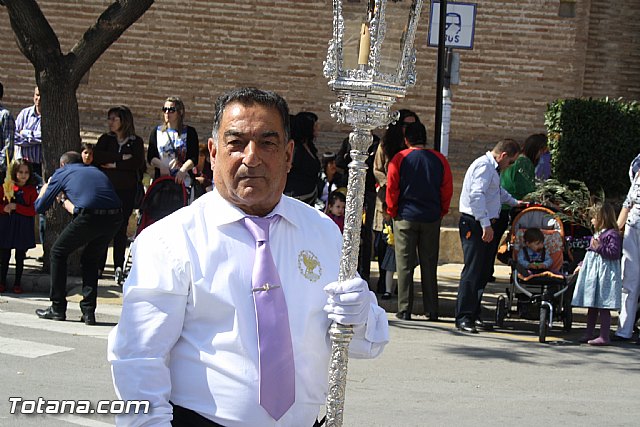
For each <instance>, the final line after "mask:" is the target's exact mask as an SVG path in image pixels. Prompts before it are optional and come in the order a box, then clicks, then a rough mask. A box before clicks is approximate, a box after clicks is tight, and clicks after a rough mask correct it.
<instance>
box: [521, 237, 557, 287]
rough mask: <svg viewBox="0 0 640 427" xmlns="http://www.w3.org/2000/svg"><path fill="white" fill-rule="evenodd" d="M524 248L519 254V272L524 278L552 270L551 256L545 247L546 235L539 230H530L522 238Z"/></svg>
mask: <svg viewBox="0 0 640 427" xmlns="http://www.w3.org/2000/svg"><path fill="white" fill-rule="evenodd" d="M522 240H523V241H524V246H523V247H522V249H521V250H520V252H518V272H520V274H522V275H523V276H528V275H531V274H535V273H539V272H541V271H546V270H549V269H550V268H551V264H552V260H551V256H550V255H549V253H548V252H547V250H546V249H545V247H544V233H542V231H541V230H540V229H539V228H528V229H527V230H525V232H524V235H523V236H522Z"/></svg>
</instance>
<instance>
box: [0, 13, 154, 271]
mask: <svg viewBox="0 0 640 427" xmlns="http://www.w3.org/2000/svg"><path fill="white" fill-rule="evenodd" d="M152 4H153V0H114V1H112V3H111V4H110V5H109V6H108V7H107V8H106V9H105V10H104V12H103V13H102V14H101V15H100V16H99V17H98V18H97V20H96V22H95V23H94V24H93V25H92V26H91V27H89V28H88V29H87V31H86V32H85V33H84V35H83V36H82V38H81V39H80V40H79V41H78V42H77V43H76V45H75V46H74V47H73V48H72V49H71V52H69V53H67V54H63V53H62V51H61V48H60V42H59V41H58V37H57V35H56V34H55V32H54V31H53V28H51V26H50V25H49V22H48V21H47V19H46V17H45V16H44V14H43V13H42V11H41V10H40V7H39V6H38V3H37V1H36V0H0V6H5V8H6V9H7V12H8V13H9V19H10V21H11V28H12V29H13V32H14V34H15V36H16V43H17V45H18V48H19V49H20V51H21V52H22V54H23V55H24V56H25V57H26V58H27V59H28V60H29V61H30V62H31V63H32V64H33V67H34V69H35V77H36V84H37V86H38V88H39V89H40V109H41V113H42V121H41V126H42V146H43V155H44V164H43V173H44V176H43V177H44V179H45V180H47V179H49V177H50V176H51V175H52V174H53V172H54V171H55V170H56V169H57V168H58V166H59V163H60V162H59V159H60V156H61V155H62V154H64V153H65V152H67V151H72V150H73V151H80V142H81V140H80V119H79V114H78V99H77V97H76V90H77V89H78V84H79V83H80V79H81V78H82V77H83V76H84V75H85V73H86V72H88V71H89V69H90V68H91V66H92V65H93V64H94V63H95V62H96V61H97V60H98V58H99V57H100V55H102V54H103V53H104V52H105V51H106V50H107V49H108V48H109V46H111V45H112V44H113V43H114V42H115V41H116V40H118V38H119V37H120V36H121V35H122V33H124V32H125V31H126V29H127V28H129V27H130V26H131V25H132V24H133V23H135V22H136V21H137V20H138V19H140V17H141V16H142V15H143V14H144V13H145V12H146V11H147V10H148V9H149V8H150V7H151V5H152ZM46 216H47V227H46V231H45V239H44V240H45V241H44V242H43V246H44V260H45V262H44V268H45V270H46V271H48V270H49V249H50V248H51V246H52V245H53V242H55V240H56V239H57V238H58V236H59V235H60V233H61V232H62V230H63V229H64V227H65V226H66V225H67V224H68V222H69V220H70V217H69V214H68V213H67V212H65V211H64V210H63V209H59V208H54V209H50V210H49V211H48V212H47V214H46ZM79 258H80V257H78V256H71V257H70V259H69V261H70V262H69V273H70V274H73V275H75V274H78V273H79V271H80V268H79Z"/></svg>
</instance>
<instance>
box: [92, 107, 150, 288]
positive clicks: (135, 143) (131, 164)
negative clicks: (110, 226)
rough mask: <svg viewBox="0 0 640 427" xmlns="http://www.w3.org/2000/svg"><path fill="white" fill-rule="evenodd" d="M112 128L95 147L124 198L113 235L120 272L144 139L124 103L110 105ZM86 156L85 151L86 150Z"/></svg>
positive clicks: (103, 167)
mask: <svg viewBox="0 0 640 427" xmlns="http://www.w3.org/2000/svg"><path fill="white" fill-rule="evenodd" d="M107 121H108V122H107V123H108V126H109V132H107V133H105V134H103V135H102V136H100V138H98V142H97V143H96V145H95V146H94V147H93V163H92V164H93V165H95V166H98V167H99V168H100V169H101V170H102V171H103V172H104V173H105V174H106V175H107V176H108V177H109V180H110V181H111V183H112V184H113V187H114V188H115V190H116V193H117V194H118V197H119V198H120V201H121V202H122V214H123V218H124V221H122V225H121V226H120V229H119V230H118V232H117V233H116V235H115V236H114V237H113V266H114V269H115V270H116V275H118V274H121V273H122V266H123V265H124V255H125V250H126V247H127V242H128V238H127V226H128V224H129V217H130V216H131V213H132V212H133V208H134V206H133V205H134V203H135V198H136V191H137V188H138V181H140V180H141V179H142V172H144V169H145V162H144V141H143V140H142V138H140V137H139V136H138V135H136V130H135V127H134V125H133V114H131V110H129V108H127V107H126V106H124V105H119V106H117V107H113V108H110V109H109V111H108V112H107ZM83 157H84V151H83ZM106 259H107V253H106V251H105V253H104V258H103V259H102V262H101V265H100V266H99V275H101V274H102V270H104V264H105V261H106Z"/></svg>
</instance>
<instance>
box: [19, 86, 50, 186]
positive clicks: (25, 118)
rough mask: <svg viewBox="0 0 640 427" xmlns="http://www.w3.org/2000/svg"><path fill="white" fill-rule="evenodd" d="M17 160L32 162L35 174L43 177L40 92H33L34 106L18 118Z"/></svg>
mask: <svg viewBox="0 0 640 427" xmlns="http://www.w3.org/2000/svg"><path fill="white" fill-rule="evenodd" d="M14 144H15V158H16V159H25V160H28V161H29V162H31V165H32V166H33V172H34V173H36V174H37V175H38V176H39V177H42V160H43V158H42V132H41V131H40V90H39V89H38V87H37V86H36V88H35V90H34V92H33V105H32V106H31V107H27V108H25V109H23V110H22V111H20V114H18V117H17V118H16V129H15V141H14Z"/></svg>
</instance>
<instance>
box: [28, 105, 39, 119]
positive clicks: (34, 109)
mask: <svg viewBox="0 0 640 427" xmlns="http://www.w3.org/2000/svg"><path fill="white" fill-rule="evenodd" d="M29 115H30V116H33V117H40V114H38V113H37V112H36V106H35V105H32V106H31V108H30V109H29Z"/></svg>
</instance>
